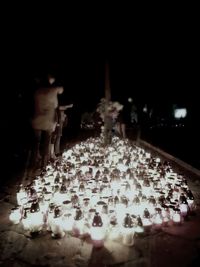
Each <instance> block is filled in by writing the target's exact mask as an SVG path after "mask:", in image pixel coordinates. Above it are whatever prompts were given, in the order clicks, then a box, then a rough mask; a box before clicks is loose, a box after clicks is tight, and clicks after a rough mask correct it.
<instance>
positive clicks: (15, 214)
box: [9, 207, 22, 224]
mask: <svg viewBox="0 0 200 267" xmlns="http://www.w3.org/2000/svg"><path fill="white" fill-rule="evenodd" d="M21 217H22V214H21V207H15V208H12V209H11V213H10V216H9V219H10V221H12V222H13V223H14V224H18V223H19V222H20V220H21Z"/></svg>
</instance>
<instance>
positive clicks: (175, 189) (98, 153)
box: [10, 137, 194, 246]
mask: <svg viewBox="0 0 200 267" xmlns="http://www.w3.org/2000/svg"><path fill="white" fill-rule="evenodd" d="M17 203H18V206H17V207H15V208H14V209H12V210H11V214H10V220H11V221H12V222H13V223H14V224H18V223H21V224H22V225H23V227H24V229H25V230H28V231H30V233H32V234H34V233H40V232H41V231H49V232H50V233H51V235H52V237H54V238H56V237H59V238H62V237H64V236H65V235H66V233H71V234H72V235H73V236H76V237H82V236H84V235H86V236H90V238H91V240H92V241H93V244H94V245H95V246H102V245H103V243H104V241H105V240H106V239H111V240H121V242H122V243H123V244H124V245H127V246H132V245H133V244H134V235H135V234H138V235H139V234H141V233H144V232H151V231H152V229H161V228H162V227H163V226H169V227H170V226H171V225H174V224H182V223H183V222H184V220H185V218H187V217H188V216H189V215H190V214H191V213H192V212H193V211H194V197H193V194H192V192H191V190H190V189H189V187H188V185H187V180H186V179H185V177H184V176H183V175H181V174H178V173H176V172H174V170H173V169H172V167H171V165H170V164H169V163H168V162H165V161H161V160H160V159H159V158H155V157H153V156H152V155H151V154H150V153H147V152H146V151H145V150H144V149H142V148H140V147H138V146H135V145H133V144H132V143H130V141H129V140H127V139H126V140H122V139H119V138H118V137H113V139H112V143H111V145H110V146H107V147H106V148H105V147H104V146H103V139H102V138H101V137H99V138H95V139H94V138H89V139H87V140H86V141H85V142H81V143H79V144H76V145H75V146H74V147H72V148H71V149H69V150H67V151H65V152H64V153H63V155H62V157H61V158H59V159H57V160H55V161H54V162H53V163H50V164H49V165H48V166H47V167H46V169H45V170H43V171H42V173H41V174H40V175H39V176H37V177H36V178H35V179H34V180H33V182H32V183H31V184H29V185H28V186H24V185H21V186H20V188H19V190H18V192H17Z"/></svg>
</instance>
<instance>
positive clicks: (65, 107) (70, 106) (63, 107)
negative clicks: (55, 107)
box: [59, 104, 73, 110]
mask: <svg viewBox="0 0 200 267" xmlns="http://www.w3.org/2000/svg"><path fill="white" fill-rule="evenodd" d="M72 107H73V104H70V105H66V106H60V107H59V109H60V110H66V109H68V108H72Z"/></svg>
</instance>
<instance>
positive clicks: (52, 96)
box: [31, 74, 64, 167]
mask: <svg viewBox="0 0 200 267" xmlns="http://www.w3.org/2000/svg"><path fill="white" fill-rule="evenodd" d="M63 91H64V89H63V87H61V86H56V85H55V78H54V76H52V75H50V74H49V75H48V77H47V84H46V85H44V86H39V87H38V89H37V90H36V91H35V94H34V115H33V118H32V120H31V124H32V128H33V130H34V136H35V140H34V157H33V161H34V165H36V166H37V164H39V163H41V167H45V166H46V164H47V162H48V160H49V159H50V142H51V135H52V133H53V132H54V130H55V127H56V123H57V122H56V109H57V107H58V94H62V93H63Z"/></svg>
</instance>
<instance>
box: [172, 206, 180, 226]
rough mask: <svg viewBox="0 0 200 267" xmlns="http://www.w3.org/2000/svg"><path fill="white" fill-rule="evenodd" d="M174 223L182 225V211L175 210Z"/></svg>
mask: <svg viewBox="0 0 200 267" xmlns="http://www.w3.org/2000/svg"><path fill="white" fill-rule="evenodd" d="M172 219H173V222H174V223H175V224H180V223H181V214H180V209H176V208H174V214H173V217H172Z"/></svg>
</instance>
